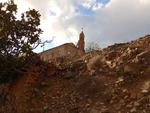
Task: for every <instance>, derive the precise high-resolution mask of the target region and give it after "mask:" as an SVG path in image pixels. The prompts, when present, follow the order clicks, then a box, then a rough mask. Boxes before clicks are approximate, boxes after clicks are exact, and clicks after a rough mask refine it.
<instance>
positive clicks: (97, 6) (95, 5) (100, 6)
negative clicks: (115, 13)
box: [92, 3, 104, 11]
mask: <svg viewBox="0 0 150 113" xmlns="http://www.w3.org/2000/svg"><path fill="white" fill-rule="evenodd" d="M102 6H104V5H103V4H102V3H95V4H94V6H93V8H92V10H93V11H96V10H98V9H100V8H102Z"/></svg>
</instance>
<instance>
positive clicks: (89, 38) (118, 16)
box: [0, 0, 150, 53]
mask: <svg viewBox="0 0 150 113" xmlns="http://www.w3.org/2000/svg"><path fill="white" fill-rule="evenodd" d="M5 1H6V2H7V1H8V0H0V2H5ZM14 1H15V3H16V4H17V5H18V14H17V17H18V18H19V17H20V16H21V13H22V12H25V11H27V10H28V8H30V9H32V8H34V9H36V10H38V11H39V12H40V14H41V15H42V16H41V25H40V28H41V29H42V30H43V31H44V33H43V34H42V35H40V38H41V39H42V41H45V40H51V39H52V38H53V37H54V36H55V38H54V40H53V42H52V43H47V44H46V45H45V47H44V50H47V49H51V48H53V47H56V46H59V45H62V44H64V43H70V42H73V43H74V44H75V45H76V44H77V42H78V39H79V34H80V33H81V32H82V28H83V32H84V34H85V48H86V47H87V45H88V43H90V42H94V43H95V44H98V45H99V47H101V48H105V47H107V46H109V45H112V44H114V43H124V42H128V41H131V40H136V39H138V38H139V37H143V36H145V35H147V34H150V13H149V11H150V0H14ZM42 51H43V48H41V47H38V48H37V49H35V50H34V52H37V53H39V52H42Z"/></svg>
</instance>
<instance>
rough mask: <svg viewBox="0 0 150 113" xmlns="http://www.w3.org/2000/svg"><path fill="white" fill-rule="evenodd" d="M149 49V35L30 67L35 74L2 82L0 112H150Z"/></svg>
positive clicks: (30, 73)
mask: <svg viewBox="0 0 150 113" xmlns="http://www.w3.org/2000/svg"><path fill="white" fill-rule="evenodd" d="M149 48H150V35H147V36H145V37H142V38H139V39H137V40H135V41H131V42H127V43H121V44H114V45H112V46H108V47H107V48H104V49H102V50H100V51H93V52H89V53H86V54H84V55H81V56H75V57H72V58H71V60H69V62H65V63H62V64H58V63H56V62H53V63H48V62H45V63H41V64H40V63H39V64H38V65H32V66H31V68H33V70H32V71H31V72H29V73H25V74H20V76H19V78H18V79H17V80H16V81H13V82H9V83H6V84H1V85H0V101H1V104H0V112H1V113H149V112H150V50H149ZM98 55H99V56H98ZM36 57H38V56H36ZM36 62H38V61H37V60H35V62H34V64H36ZM10 86H11V87H10Z"/></svg>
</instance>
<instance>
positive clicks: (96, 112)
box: [90, 109, 100, 113]
mask: <svg viewBox="0 0 150 113" xmlns="http://www.w3.org/2000/svg"><path fill="white" fill-rule="evenodd" d="M90 113H100V110H98V109H92V110H91V112H90Z"/></svg>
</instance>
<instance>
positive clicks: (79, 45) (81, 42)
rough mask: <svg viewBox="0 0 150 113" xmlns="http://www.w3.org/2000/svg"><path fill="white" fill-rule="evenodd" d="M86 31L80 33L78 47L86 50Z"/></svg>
mask: <svg viewBox="0 0 150 113" xmlns="http://www.w3.org/2000/svg"><path fill="white" fill-rule="evenodd" d="M84 37H85V36H84V33H83V31H82V32H81V33H80V35H79V41H78V48H79V49H80V50H82V51H84V45H85V42H84Z"/></svg>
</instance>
